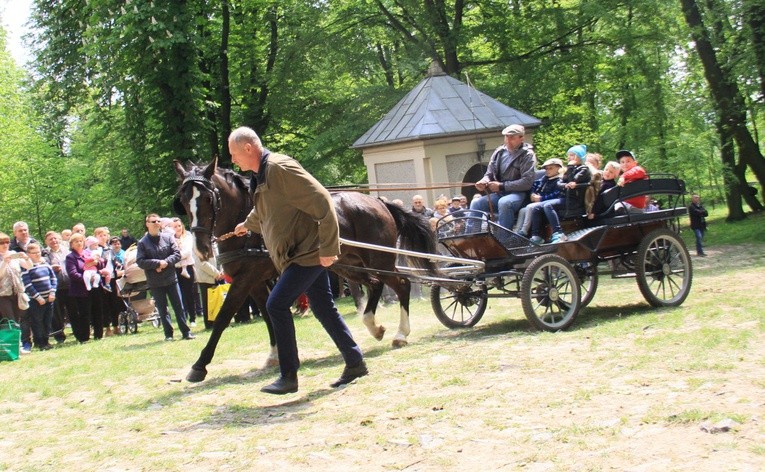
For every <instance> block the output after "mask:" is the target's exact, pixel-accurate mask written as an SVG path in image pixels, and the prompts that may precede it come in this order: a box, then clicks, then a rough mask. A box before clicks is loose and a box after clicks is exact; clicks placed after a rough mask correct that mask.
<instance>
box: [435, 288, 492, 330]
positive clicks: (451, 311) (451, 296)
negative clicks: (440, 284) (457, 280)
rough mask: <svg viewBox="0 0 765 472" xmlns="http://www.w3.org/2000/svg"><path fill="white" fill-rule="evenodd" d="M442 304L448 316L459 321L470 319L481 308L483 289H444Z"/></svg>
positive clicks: (463, 321) (464, 321)
mask: <svg viewBox="0 0 765 472" xmlns="http://www.w3.org/2000/svg"><path fill="white" fill-rule="evenodd" d="M441 293H442V295H441V306H442V309H443V312H444V314H445V315H446V316H448V317H449V318H451V319H452V320H454V321H456V322H459V323H466V322H468V321H470V320H471V319H472V318H473V317H474V316H475V315H476V313H478V311H479V310H480V308H481V302H482V300H483V292H482V291H481V290H470V289H467V290H458V291H454V292H452V291H449V290H446V289H442V291H441Z"/></svg>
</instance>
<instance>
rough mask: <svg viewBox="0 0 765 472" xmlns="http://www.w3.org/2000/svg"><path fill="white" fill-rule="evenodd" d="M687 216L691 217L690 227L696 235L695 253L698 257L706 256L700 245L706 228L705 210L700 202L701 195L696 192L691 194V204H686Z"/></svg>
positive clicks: (706, 214) (707, 214)
mask: <svg viewBox="0 0 765 472" xmlns="http://www.w3.org/2000/svg"><path fill="white" fill-rule="evenodd" d="M688 216H690V217H691V229H692V230H693V234H694V235H696V255H697V256H699V257H707V255H706V254H704V248H703V247H702V246H701V242H702V241H703V239H704V233H705V232H706V230H707V220H706V218H707V216H709V213H708V212H707V210H706V208H704V205H702V204H701V197H699V196H698V195H696V194H693V196H691V204H690V205H688Z"/></svg>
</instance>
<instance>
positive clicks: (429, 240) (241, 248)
mask: <svg viewBox="0 0 765 472" xmlns="http://www.w3.org/2000/svg"><path fill="white" fill-rule="evenodd" d="M175 170H176V172H177V173H178V175H179V177H180V178H181V180H182V183H181V185H180V187H179V189H178V195H177V198H176V200H175V201H174V203H173V205H174V208H175V209H176V212H179V213H185V214H186V215H188V217H189V224H190V226H191V231H192V232H193V233H194V236H195V238H194V239H195V251H196V252H197V255H198V256H199V257H200V259H202V260H207V259H209V258H210V257H211V255H212V254H213V249H212V241H213V238H216V239H217V240H218V253H219V256H218V259H219V262H221V263H222V265H223V268H224V270H225V272H226V273H227V274H229V275H230V276H231V277H232V279H233V283H232V285H231V288H230V290H229V292H228V295H227V297H226V300H225V302H224V304H223V306H222V307H221V310H220V312H219V313H218V316H217V318H216V319H215V323H214V324H213V332H212V334H211V335H210V339H209V341H208V342H207V345H206V346H205V348H204V349H203V350H202V353H201V355H200V356H199V359H197V361H196V362H195V363H194V365H193V366H192V368H191V372H190V373H189V374H188V376H187V380H189V381H192V382H198V381H201V380H204V378H205V376H206V375H207V369H206V366H207V365H208V364H209V363H210V362H211V361H212V358H213V354H214V353H215V348H216V347H217V344H218V341H219V340H220V336H221V334H222V333H223V330H224V329H225V328H226V327H227V326H228V324H229V323H230V322H231V319H232V318H233V316H234V313H235V312H236V311H237V310H238V309H239V307H240V306H241V305H242V303H244V300H245V298H246V296H247V295H248V294H249V295H252V296H253V298H254V299H255V301H256V303H257V305H258V308H259V309H260V310H261V313H262V314H263V319H264V320H265V321H266V325H267V326H268V332H269V336H270V338H271V354H270V357H269V363H271V364H273V363H275V362H276V350H275V342H274V337H273V332H272V328H271V323H270V320H269V319H268V313H267V311H266V309H265V307H266V300H267V298H268V283H269V281H271V280H273V279H274V278H275V277H276V276H277V275H278V274H277V273H276V270H275V268H274V266H273V264H272V263H271V260H270V259H269V258H268V257H267V253H266V252H265V250H264V248H263V246H262V240H261V238H260V235H252V236H248V237H247V238H236V237H233V238H228V239H223V238H221V236H223V235H226V234H228V233H230V232H231V231H233V230H234V227H235V226H236V225H237V224H238V223H241V222H242V221H244V220H245V218H246V217H247V215H248V214H249V212H250V210H251V209H252V200H251V198H250V193H249V181H248V179H246V178H244V177H242V176H241V175H239V174H236V173H234V172H233V171H231V170H228V169H221V168H218V167H217V159H216V160H213V162H212V163H210V164H209V165H208V166H207V167H201V166H193V165H192V166H189V167H188V168H184V166H183V165H182V164H181V163H180V162H178V161H175ZM332 198H333V200H334V202H335V209H336V212H337V218H338V223H339V226H340V237H341V238H344V239H347V240H351V241H359V242H364V243H369V244H376V245H380V246H388V247H396V241H397V240H398V241H399V245H400V247H401V248H402V249H408V250H412V251H417V252H422V253H436V248H435V236H434V235H433V233H432V231H431V229H430V225H429V223H428V221H427V220H426V219H424V218H422V217H420V216H418V215H416V214H414V213H412V212H410V211H407V210H405V209H403V208H401V207H399V206H397V205H394V204H391V203H388V202H383V201H382V200H380V199H378V198H374V197H370V196H368V195H364V194H361V193H356V192H341V193H335V194H333V195H332ZM341 250H342V252H341V254H340V257H339V259H338V261H337V263H336V264H335V265H333V266H332V267H331V270H333V271H334V272H336V273H337V274H339V275H340V276H342V277H344V278H346V279H348V280H349V281H351V282H358V283H361V284H362V285H364V286H366V287H367V288H368V289H369V298H368V301H367V305H366V308H365V309H364V315H363V320H364V325H365V326H366V327H367V329H368V330H369V332H370V333H371V334H372V336H374V337H375V338H376V339H378V340H380V339H382V338H383V335H384V333H385V328H384V327H383V326H380V325H378V324H377V323H376V321H375V312H376V311H377V304H378V302H379V300H380V296H381V295H382V290H383V285H388V286H389V287H391V288H392V289H393V291H395V292H396V295H398V300H399V304H400V320H399V328H398V332H397V333H396V335H395V336H394V338H393V343H392V344H393V346H394V347H401V346H405V345H406V344H407V336H408V335H409V332H410V328H409V290H410V287H411V285H410V282H409V280H408V279H407V278H405V277H402V276H400V275H398V274H397V273H396V272H397V271H396V255H395V254H390V253H387V252H381V251H374V250H369V249H360V248H357V247H352V246H349V245H343V246H342V248H341ZM408 264H409V266H410V267H414V268H421V269H424V270H426V271H427V272H428V273H433V274H435V273H437V268H436V267H435V264H433V263H432V262H431V261H430V260H427V259H422V258H409V260H408Z"/></svg>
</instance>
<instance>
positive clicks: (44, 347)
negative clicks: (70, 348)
mask: <svg viewBox="0 0 765 472" xmlns="http://www.w3.org/2000/svg"><path fill="white" fill-rule="evenodd" d="M51 349H53V346H51V345H50V344H46V345H44V346H40V350H41V351H49V350H51Z"/></svg>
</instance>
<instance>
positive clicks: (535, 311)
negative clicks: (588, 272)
mask: <svg viewBox="0 0 765 472" xmlns="http://www.w3.org/2000/svg"><path fill="white" fill-rule="evenodd" d="M579 287H580V279H579V277H578V276H577V274H576V270H575V269H574V268H573V267H572V266H571V264H569V263H568V261H566V260H565V259H563V258H562V257H560V256H558V255H556V254H545V255H543V256H540V257H537V258H536V259H534V261H532V263H531V264H529V266H528V268H527V269H526V271H525V272H524V273H523V279H522V280H521V303H522V305H523V312H524V313H525V314H526V318H528V320H529V321H530V322H531V325H532V326H533V327H534V328H535V329H539V330H542V331H557V330H561V329H566V328H567V327H569V326H570V325H571V323H573V322H574V318H576V315H577V313H579V308H580V307H581V301H580V288H579Z"/></svg>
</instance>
